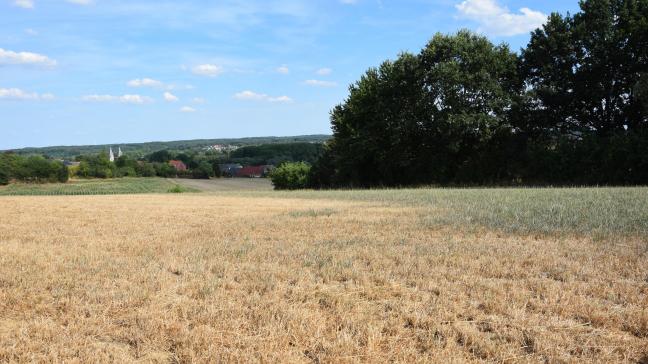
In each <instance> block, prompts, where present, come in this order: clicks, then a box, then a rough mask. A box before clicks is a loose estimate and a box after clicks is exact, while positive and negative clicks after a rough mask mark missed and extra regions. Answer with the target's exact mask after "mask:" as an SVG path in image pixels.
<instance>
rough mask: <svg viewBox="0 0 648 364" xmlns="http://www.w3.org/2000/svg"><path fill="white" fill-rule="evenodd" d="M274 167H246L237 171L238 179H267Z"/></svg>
mask: <svg viewBox="0 0 648 364" xmlns="http://www.w3.org/2000/svg"><path fill="white" fill-rule="evenodd" d="M271 169H272V166H245V167H243V168H241V169H239V170H238V171H236V177H248V178H261V177H265V176H266V175H267V174H268V172H270V170H271Z"/></svg>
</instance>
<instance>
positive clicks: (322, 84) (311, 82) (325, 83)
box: [304, 80, 337, 87]
mask: <svg viewBox="0 0 648 364" xmlns="http://www.w3.org/2000/svg"><path fill="white" fill-rule="evenodd" d="M304 83H305V84H307V85H309V86H314V87H335V86H337V83H335V82H332V81H321V80H306V81H304Z"/></svg>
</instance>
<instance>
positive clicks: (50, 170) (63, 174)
mask: <svg viewBox="0 0 648 364" xmlns="http://www.w3.org/2000/svg"><path fill="white" fill-rule="evenodd" d="M68 178H69V173H68V168H67V167H66V166H65V165H64V164H63V163H62V162H60V161H55V160H51V159H47V158H44V157H42V156H29V157H24V156H19V155H16V154H13V153H2V154H0V185H6V184H8V183H9V181H11V180H18V181H22V182H29V183H46V182H67V180H68Z"/></svg>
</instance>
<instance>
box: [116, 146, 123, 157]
mask: <svg viewBox="0 0 648 364" xmlns="http://www.w3.org/2000/svg"><path fill="white" fill-rule="evenodd" d="M117 148H119V149H118V150H117V158H120V157H121V156H122V151H121V147H117Z"/></svg>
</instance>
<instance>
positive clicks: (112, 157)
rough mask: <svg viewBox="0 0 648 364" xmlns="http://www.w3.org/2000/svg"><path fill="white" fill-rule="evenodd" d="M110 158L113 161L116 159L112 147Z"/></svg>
mask: <svg viewBox="0 0 648 364" xmlns="http://www.w3.org/2000/svg"><path fill="white" fill-rule="evenodd" d="M108 158H109V159H110V161H111V162H114V161H115V155H114V154H113V151H112V147H110V154H109V155H108Z"/></svg>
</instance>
